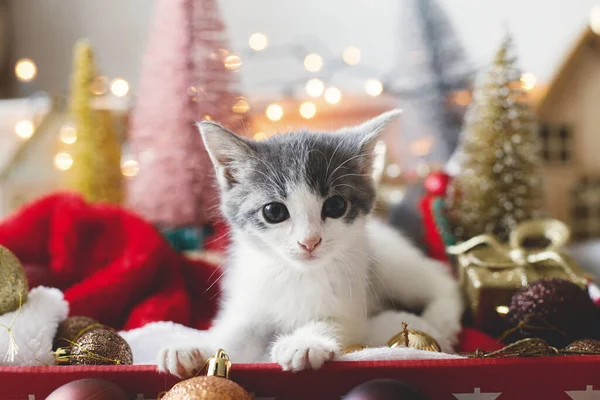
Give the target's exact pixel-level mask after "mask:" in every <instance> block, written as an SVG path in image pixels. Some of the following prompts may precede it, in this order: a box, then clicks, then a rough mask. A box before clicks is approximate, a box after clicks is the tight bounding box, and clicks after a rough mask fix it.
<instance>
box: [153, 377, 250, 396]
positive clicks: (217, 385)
mask: <svg viewBox="0 0 600 400" xmlns="http://www.w3.org/2000/svg"><path fill="white" fill-rule="evenodd" d="M251 399H252V397H250V395H249V394H248V392H246V391H245V390H244V388H242V387H241V386H240V385H238V384H237V383H235V382H233V381H230V380H229V379H227V378H220V377H218V376H197V377H195V378H192V379H188V380H185V381H183V382H179V383H178V384H176V385H175V386H173V387H172V388H171V390H169V391H168V392H167V393H166V394H165V395H164V396H163V397H161V400H251Z"/></svg>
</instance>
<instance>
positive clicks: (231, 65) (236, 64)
mask: <svg viewBox="0 0 600 400" xmlns="http://www.w3.org/2000/svg"><path fill="white" fill-rule="evenodd" d="M223 63H224V64H225V68H227V69H228V70H230V71H237V70H239V69H240V67H241V66H242V59H241V58H240V56H236V55H235V54H231V55H228V56H227V57H225V61H224V62H223Z"/></svg>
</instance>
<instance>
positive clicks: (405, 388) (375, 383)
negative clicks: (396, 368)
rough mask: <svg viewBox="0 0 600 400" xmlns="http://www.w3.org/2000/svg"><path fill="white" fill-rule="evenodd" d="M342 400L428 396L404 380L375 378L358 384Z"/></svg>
mask: <svg viewBox="0 0 600 400" xmlns="http://www.w3.org/2000/svg"><path fill="white" fill-rule="evenodd" d="M342 400H427V396H425V395H424V394H423V393H421V392H420V391H418V390H417V389H415V388H413V387H411V386H409V385H407V384H406V383H404V382H400V381H397V380H394V379H375V380H372V381H368V382H365V383H363V384H361V385H358V386H357V387H355V388H354V389H352V390H351V391H350V393H348V394H347V395H345V396H344V397H342Z"/></svg>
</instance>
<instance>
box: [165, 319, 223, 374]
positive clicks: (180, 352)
mask: <svg viewBox="0 0 600 400" xmlns="http://www.w3.org/2000/svg"><path fill="white" fill-rule="evenodd" d="M212 336H214V335H212V334H211V330H208V331H198V332H194V334H193V335H191V336H190V337H189V338H187V339H186V340H185V341H184V342H183V343H177V344H176V345H170V346H167V347H164V348H163V349H161V350H160V351H159V353H158V360H157V366H158V370H159V371H160V372H164V373H169V374H172V375H175V376H178V377H179V378H189V377H191V376H193V375H194V373H195V372H196V371H197V370H199V369H200V368H202V366H203V365H204V362H205V361H206V360H207V359H208V357H210V356H211V355H212V354H214V353H215V352H216V348H213V346H211V342H212V340H211V339H212Z"/></svg>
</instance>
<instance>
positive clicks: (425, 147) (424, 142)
mask: <svg viewBox="0 0 600 400" xmlns="http://www.w3.org/2000/svg"><path fill="white" fill-rule="evenodd" d="M432 146H433V140H432V139H431V138H429V137H425V138H423V139H419V140H415V141H414V142H412V143H411V144H410V152H411V153H413V154H414V155H415V156H425V155H427V154H429V152H430V151H431V147H432Z"/></svg>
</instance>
